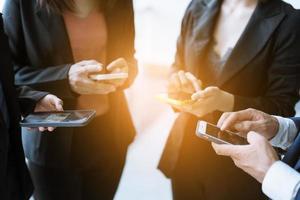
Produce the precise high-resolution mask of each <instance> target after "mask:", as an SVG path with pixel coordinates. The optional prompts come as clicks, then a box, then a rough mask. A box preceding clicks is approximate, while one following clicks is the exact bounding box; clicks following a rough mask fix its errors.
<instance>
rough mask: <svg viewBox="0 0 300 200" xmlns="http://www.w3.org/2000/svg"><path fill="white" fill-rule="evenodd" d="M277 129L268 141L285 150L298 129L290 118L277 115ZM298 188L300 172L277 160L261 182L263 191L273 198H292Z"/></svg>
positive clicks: (277, 199) (283, 199) (290, 199)
mask: <svg viewBox="0 0 300 200" xmlns="http://www.w3.org/2000/svg"><path fill="white" fill-rule="evenodd" d="M276 118H277V119H278V122H279V130H278V133H277V135H276V136H275V137H274V138H273V139H272V140H271V141H270V142H271V144H272V145H273V146H275V147H279V148H281V149H284V150H287V149H288V148H289V147H290V146H291V145H292V144H293V142H294V140H295V138H296V136H297V133H298V130H297V127H296V125H295V123H294V122H293V120H291V119H287V118H282V117H277V116H276ZM299 189H300V174H299V173H298V172H297V171H296V170H294V169H293V168H291V167H290V166H288V165H287V164H285V163H283V162H281V161H277V162H275V163H274V164H273V165H272V166H271V168H270V169H269V170H268V172H267V174H266V176H265V178H264V180H263V183H262V190H263V192H264V193H265V194H266V195H267V196H268V197H269V198H271V199H273V200H293V199H295V197H296V195H297V192H298V190H299Z"/></svg>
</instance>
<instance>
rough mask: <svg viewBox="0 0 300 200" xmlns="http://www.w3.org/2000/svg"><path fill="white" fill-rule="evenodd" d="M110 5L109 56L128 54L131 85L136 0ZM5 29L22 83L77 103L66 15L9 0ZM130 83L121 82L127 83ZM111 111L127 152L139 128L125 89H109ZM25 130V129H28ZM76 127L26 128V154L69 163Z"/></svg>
mask: <svg viewBox="0 0 300 200" xmlns="http://www.w3.org/2000/svg"><path fill="white" fill-rule="evenodd" d="M116 2H117V3H116V4H115V5H114V6H113V7H111V8H110V9H107V10H106V11H105V17H106V20H107V25H108V43H107V44H108V46H107V59H106V60H107V62H111V61H113V60H114V59H116V58H119V57H123V58H125V59H126V60H127V61H128V62H129V63H130V70H129V76H130V77H129V81H128V82H127V84H126V87H128V86H129V85H130V84H131V83H132V82H133V80H134V78H135V76H136V74H137V68H136V60H135V59H134V52H135V51H134V16H133V5H132V1H131V0H119V1H116ZM3 11H4V23H5V29H6V31H7V33H8V35H9V39H10V47H11V50H12V55H13V60H14V69H15V78H16V84H17V85H28V86H31V87H32V88H35V89H38V90H42V91H47V92H50V93H52V94H54V95H57V96H58V97H59V98H62V100H63V101H64V108H65V109H74V105H75V102H76V99H77V97H78V96H77V95H76V94H74V93H73V92H72V91H71V89H70V86H69V83H68V71H69V68H70V66H71V65H72V64H73V63H74V59H73V55H72V50H71V47H70V43H69V38H68V34H67V31H66V28H65V24H64V20H63V17H62V16H61V15H58V14H56V13H55V12H50V13H49V12H48V11H47V10H46V9H44V8H40V7H39V6H38V5H37V1H36V0H29V1H28V0H8V1H6V3H5V5H4V10H3ZM126 87H124V88H122V89H125V88H126ZM110 108H111V109H110V112H109V113H108V115H107V118H109V120H108V121H109V123H110V126H109V127H111V128H110V129H111V130H108V131H110V133H111V137H115V143H116V144H117V147H116V148H118V149H120V151H122V152H124V151H126V149H127V146H128V145H129V144H130V143H131V142H132V140H133V138H134V135H135V129H134V126H133V123H132V120H131V116H130V113H129V110H128V107H127V104H126V100H125V96H124V94H123V91H122V90H119V91H118V92H115V93H113V94H111V95H110ZM25 132H26V130H24V133H25ZM72 132H73V129H57V130H56V134H52V135H51V136H50V135H47V134H39V133H37V134H32V133H31V134H23V142H24V148H25V153H26V157H27V158H29V159H30V160H31V161H33V162H36V163H38V164H41V165H51V166H54V167H57V166H58V167H61V166H64V165H68V164H69V161H70V154H71V152H70V151H71V144H72V135H73V134H72Z"/></svg>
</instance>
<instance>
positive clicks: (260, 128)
mask: <svg viewBox="0 0 300 200" xmlns="http://www.w3.org/2000/svg"><path fill="white" fill-rule="evenodd" d="M218 127H219V128H221V130H234V131H237V132H239V133H240V134H241V135H242V136H244V137H246V135H247V133H248V132H250V131H255V132H258V133H260V134H261V135H262V136H264V137H265V138H266V139H268V140H269V139H271V138H273V137H274V136H275V135H276V134H277V132H278V129H279V122H278V120H277V119H276V117H274V116H271V115H268V114H266V113H263V112H261V111H258V110H255V109H247V110H243V111H239V112H229V113H224V114H223V115H222V117H221V118H220V119H219V122H218Z"/></svg>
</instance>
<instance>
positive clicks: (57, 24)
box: [36, 6, 74, 63]
mask: <svg viewBox="0 0 300 200" xmlns="http://www.w3.org/2000/svg"><path fill="white" fill-rule="evenodd" d="M36 15H37V17H38V19H39V20H40V22H41V23H42V24H43V25H44V28H45V30H47V33H48V34H49V35H50V37H45V38H50V40H49V41H48V42H49V45H48V46H51V47H52V52H53V53H55V55H57V58H56V59H57V60H56V62H57V63H73V62H74V58H73V53H72V49H71V44H70V40H69V36H68V33H67V29H66V26H65V22H64V19H63V17H62V16H61V15H59V14H56V13H55V12H48V11H47V9H45V8H39V7H37V6H36ZM57 52H59V54H58V53H57Z"/></svg>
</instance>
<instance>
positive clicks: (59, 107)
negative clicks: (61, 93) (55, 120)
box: [51, 96, 64, 111]
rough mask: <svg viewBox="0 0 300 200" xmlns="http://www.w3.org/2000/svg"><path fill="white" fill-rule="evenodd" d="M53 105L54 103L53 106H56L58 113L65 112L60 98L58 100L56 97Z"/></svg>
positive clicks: (53, 99)
mask: <svg viewBox="0 0 300 200" xmlns="http://www.w3.org/2000/svg"><path fill="white" fill-rule="evenodd" d="M51 103H52V105H54V106H55V109H56V110H57V111H63V110H64V109H63V101H62V100H61V99H60V98H58V97H56V96H53V98H52V102H51Z"/></svg>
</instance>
